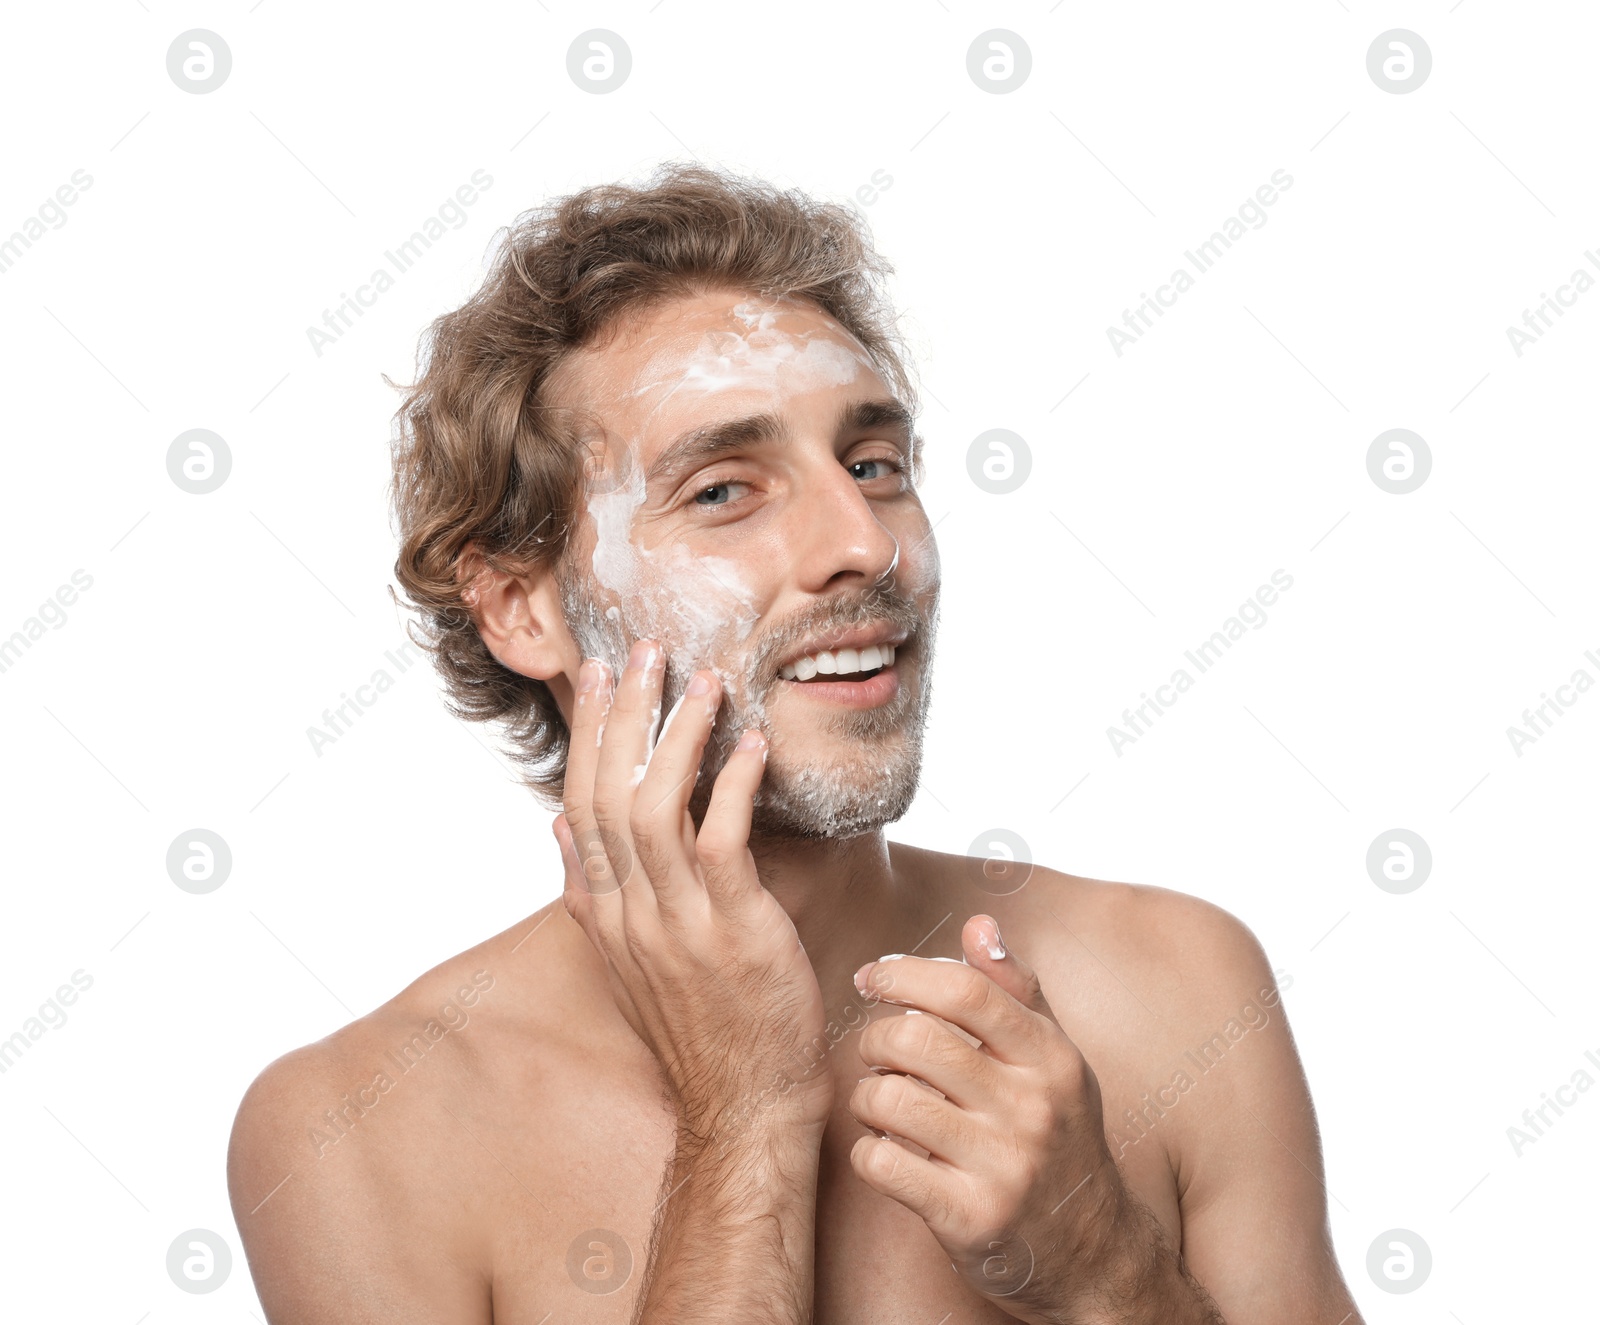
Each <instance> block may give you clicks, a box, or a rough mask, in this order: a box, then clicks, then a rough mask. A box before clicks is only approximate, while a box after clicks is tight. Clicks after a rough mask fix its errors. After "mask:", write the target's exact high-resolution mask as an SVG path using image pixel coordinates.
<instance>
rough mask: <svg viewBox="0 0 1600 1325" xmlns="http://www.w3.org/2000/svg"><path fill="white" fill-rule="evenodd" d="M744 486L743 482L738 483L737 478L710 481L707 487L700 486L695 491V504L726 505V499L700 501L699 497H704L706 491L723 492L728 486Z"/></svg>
mask: <svg viewBox="0 0 1600 1325" xmlns="http://www.w3.org/2000/svg"><path fill="white" fill-rule="evenodd" d="M744 486H745V484H743V483H740V482H739V480H738V479H728V480H727V481H726V482H723V483H712V484H710V485H709V486H707V487H704V488H701V489H700V491H699V492H697V493H695V495H694V500H695V502H696V504H698V505H701V506H727V505H729V503H728V502H727V501H710V502H702V501H701V500H700V498H702V497H704V496H705V495H706V494H707V493H708V492H723V491H725V490H726V489H728V488H740V487H744Z"/></svg>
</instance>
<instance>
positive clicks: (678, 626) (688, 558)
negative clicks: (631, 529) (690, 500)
mask: <svg viewBox="0 0 1600 1325" xmlns="http://www.w3.org/2000/svg"><path fill="white" fill-rule="evenodd" d="M640 561H641V569H642V572H643V573H642V575H641V583H640V590H641V592H640V607H641V611H642V613H643V614H644V615H645V616H646V617H647V618H648V620H649V623H650V628H651V629H652V630H653V631H654V632H656V633H657V634H658V635H659V636H660V637H661V639H662V641H663V642H664V643H665V644H666V645H667V647H668V649H669V651H670V653H671V654H672V656H673V658H674V660H675V661H677V662H679V663H680V665H681V666H683V667H684V669H685V670H686V671H692V670H694V669H695V668H697V667H704V666H707V665H708V664H710V663H711V662H712V661H713V659H726V660H731V657H732V656H733V655H735V654H737V653H738V652H739V650H740V649H741V646H743V645H744V644H745V642H746V641H747V640H748V639H749V638H750V636H751V633H752V632H753V631H754V629H755V625H756V622H757V621H759V620H760V619H761V611H760V606H759V604H758V602H757V599H756V591H755V589H754V588H753V587H752V586H751V585H750V584H749V583H747V582H746V579H745V577H744V575H743V574H742V572H741V570H740V567H739V565H738V564H737V563H736V562H733V561H730V560H728V559H727V558H726V557H697V556H695V555H694V554H693V553H691V552H690V551H689V549H688V548H686V547H685V546H684V545H683V544H681V543H673V544H671V545H670V546H669V547H667V548H658V549H655V550H654V551H653V552H645V553H641V557H640Z"/></svg>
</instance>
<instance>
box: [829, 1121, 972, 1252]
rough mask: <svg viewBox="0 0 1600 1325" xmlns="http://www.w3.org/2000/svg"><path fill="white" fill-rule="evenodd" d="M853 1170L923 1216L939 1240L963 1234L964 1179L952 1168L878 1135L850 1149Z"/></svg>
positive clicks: (885, 1193) (861, 1139)
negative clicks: (960, 1214)
mask: <svg viewBox="0 0 1600 1325" xmlns="http://www.w3.org/2000/svg"><path fill="white" fill-rule="evenodd" d="M850 1167H851V1168H852V1169H854V1170H855V1173H856V1176H857V1177H858V1178H860V1179H861V1181H862V1182H864V1183H866V1184H867V1186H869V1187H871V1188H873V1190H875V1191H878V1192H881V1193H882V1194H883V1195H884V1196H887V1197H890V1198H892V1199H893V1200H896V1201H899V1202H900V1204H901V1205H903V1206H905V1208H906V1209H907V1210H909V1211H911V1213H912V1214H914V1215H918V1216H920V1217H921V1219H922V1221H923V1223H925V1224H927V1226H928V1228H929V1229H930V1230H931V1231H932V1233H933V1235H934V1236H935V1237H943V1238H949V1239H954V1238H956V1237H959V1236H960V1234H961V1232H962V1231H963V1230H962V1228H961V1227H960V1223H959V1220H958V1216H957V1210H958V1208H959V1205H960V1202H961V1200H962V1196H963V1190H962V1179H961V1177H960V1175H959V1174H957V1173H954V1172H952V1171H951V1170H950V1169H949V1168H946V1167H943V1166H941V1165H939V1164H937V1163H935V1162H934V1161H933V1160H931V1159H924V1158H922V1157H921V1156H920V1155H914V1154H912V1153H911V1151H909V1150H907V1149H906V1148H905V1147H904V1146H902V1145H900V1144H899V1143H898V1142H895V1141H887V1140H884V1139H883V1138H881V1137H876V1136H863V1137H861V1138H860V1139H859V1140H857V1141H856V1143H855V1145H853V1146H851V1147H850Z"/></svg>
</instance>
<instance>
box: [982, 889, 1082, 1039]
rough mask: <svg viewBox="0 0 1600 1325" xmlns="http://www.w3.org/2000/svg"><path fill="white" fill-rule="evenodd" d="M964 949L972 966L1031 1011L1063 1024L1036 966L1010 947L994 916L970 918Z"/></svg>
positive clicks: (1056, 1023) (1058, 1024) (1057, 1024)
mask: <svg viewBox="0 0 1600 1325" xmlns="http://www.w3.org/2000/svg"><path fill="white" fill-rule="evenodd" d="M961 950H962V952H963V953H964V954H965V955H966V961H967V965H968V966H971V967H975V968H976V969H977V970H979V971H982V972H983V973H984V974H985V975H986V976H988V977H989V978H990V979H991V980H993V981H994V982H995V984H997V985H999V986H1000V988H1002V989H1003V990H1005V991H1006V993H1008V994H1010V995H1011V997H1012V998H1014V999H1016V1000H1017V1002H1019V1003H1021V1004H1022V1006H1023V1007H1025V1008H1027V1009H1028V1011H1030V1012H1037V1013H1038V1014H1039V1015H1040V1016H1041V1017H1047V1018H1049V1020H1050V1021H1052V1022H1054V1023H1055V1025H1056V1026H1057V1027H1059V1026H1060V1025H1061V1023H1060V1022H1059V1021H1057V1020H1056V1014H1055V1012H1054V1011H1053V1010H1052V1009H1051V1007H1050V1003H1049V1000H1048V999H1046V998H1045V996H1044V989H1043V988H1042V987H1041V986H1040V984H1039V977H1038V976H1037V975H1036V974H1035V973H1034V969H1033V967H1031V966H1029V965H1028V963H1027V962H1025V961H1024V960H1023V959H1022V957H1021V956H1020V955H1019V954H1017V953H1016V952H1014V951H1013V950H1011V949H1010V948H1008V947H1007V946H1006V942H1005V939H1004V938H1002V937H1001V935H1000V922H999V921H997V920H996V919H995V918H994V917H993V916H991V915H983V914H979V915H975V916H973V917H972V918H971V919H970V920H968V921H967V923H966V924H965V925H964V926H963V927H962V929H961Z"/></svg>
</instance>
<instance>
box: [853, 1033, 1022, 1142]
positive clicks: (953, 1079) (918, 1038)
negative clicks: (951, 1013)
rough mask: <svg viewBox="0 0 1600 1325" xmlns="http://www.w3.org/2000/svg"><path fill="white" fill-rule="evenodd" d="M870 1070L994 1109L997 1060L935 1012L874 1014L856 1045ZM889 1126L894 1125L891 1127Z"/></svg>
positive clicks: (970, 1105) (963, 1103) (969, 1105)
mask: <svg viewBox="0 0 1600 1325" xmlns="http://www.w3.org/2000/svg"><path fill="white" fill-rule="evenodd" d="M857 1050H858V1052H859V1053H860V1055H861V1061H862V1062H863V1063H865V1064H866V1065H867V1066H868V1068H869V1069H880V1068H881V1069H884V1070H887V1071H889V1072H899V1073H904V1074H906V1075H907V1076H910V1077H914V1078H916V1079H918V1080H920V1081H922V1082H924V1083H926V1084H927V1085H928V1086H931V1087H932V1088H933V1089H934V1090H937V1091H938V1092H939V1093H940V1094H941V1095H944V1096H947V1097H948V1098H949V1099H950V1100H951V1101H953V1102H954V1103H955V1104H956V1105H958V1106H959V1107H961V1108H963V1109H974V1110H980V1111H986V1110H989V1109H992V1108H993V1107H994V1105H995V1103H996V1102H997V1100H998V1099H999V1096H1000V1082H999V1080H998V1069H997V1068H996V1065H995V1061H994V1059H993V1058H991V1057H990V1056H989V1055H988V1054H985V1053H983V1052H982V1051H981V1050H979V1049H974V1048H973V1047H972V1045H970V1044H968V1043H967V1041H965V1040H963V1039H962V1038H961V1037H960V1036H959V1035H958V1034H957V1033H956V1032H955V1031H953V1030H951V1029H950V1028H949V1027H948V1026H946V1025H945V1024H944V1022H943V1021H942V1020H940V1019H939V1018H936V1017H912V1016H907V1015H905V1014H904V1013H901V1014H898V1015H890V1016H887V1017H874V1018H873V1019H872V1021H870V1022H869V1023H868V1024H867V1026H866V1028H865V1029H864V1030H863V1031H862V1032H861V1039H860V1042H859V1044H858V1045H857ZM891 1130H892V1129H891Z"/></svg>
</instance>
